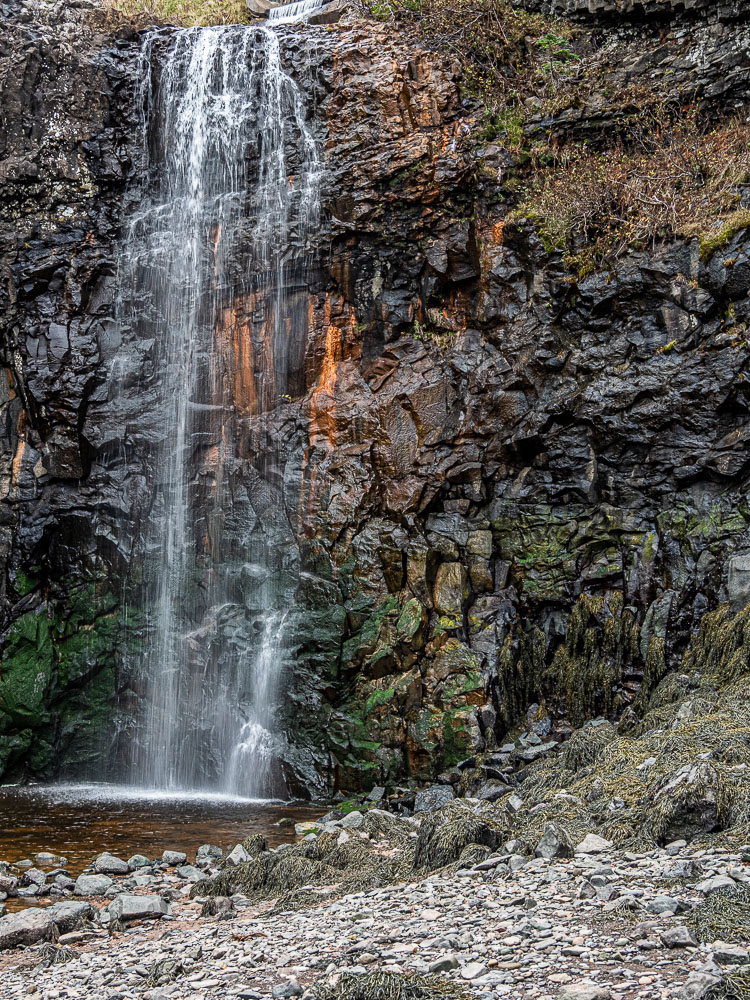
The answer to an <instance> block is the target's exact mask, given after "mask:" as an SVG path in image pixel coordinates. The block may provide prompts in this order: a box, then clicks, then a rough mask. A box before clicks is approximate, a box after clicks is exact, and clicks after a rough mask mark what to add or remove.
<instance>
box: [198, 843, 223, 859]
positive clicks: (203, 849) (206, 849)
mask: <svg viewBox="0 0 750 1000" xmlns="http://www.w3.org/2000/svg"><path fill="white" fill-rule="evenodd" d="M223 854H224V852H223V851H222V849H221V848H220V847H217V846H216V845H215V844H201V846H200V847H199V848H198V851H197V853H196V855H195V856H196V858H213V859H218V858H220V857H222V856H223Z"/></svg>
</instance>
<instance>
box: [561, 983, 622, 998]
mask: <svg viewBox="0 0 750 1000" xmlns="http://www.w3.org/2000/svg"><path fill="white" fill-rule="evenodd" d="M557 996H558V1000H609V996H610V989H609V987H607V986H600V985H599V983H592V982H591V980H590V979H582V980H581V981H580V982H577V983H567V984H565V985H564V986H561V987H560V991H559V992H558V994H557Z"/></svg>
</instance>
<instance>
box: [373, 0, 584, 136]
mask: <svg viewBox="0 0 750 1000" xmlns="http://www.w3.org/2000/svg"><path fill="white" fill-rule="evenodd" d="M362 6H363V7H364V8H365V10H367V11H368V12H369V13H370V15H371V16H373V17H375V18H377V19H378V20H382V21H387V20H390V21H396V22H398V23H399V24H400V25H401V26H407V27H410V28H411V29H412V30H414V31H415V32H416V34H417V35H418V36H419V37H420V38H421V40H422V41H423V42H425V43H426V44H427V45H430V46H433V47H435V48H437V49H440V50H441V51H445V52H449V53H451V54H452V55H453V56H455V58H456V60H457V61H458V62H459V63H460V65H461V68H462V70H463V74H464V80H465V83H466V85H467V87H468V88H469V90H470V91H471V92H472V93H474V94H475V95H477V96H478V97H481V99H482V101H483V102H484V104H485V106H486V108H487V109H488V112H489V117H488V122H490V124H491V122H492V119H493V115H494V114H496V113H498V112H500V111H501V108H502V105H504V104H505V103H506V102H510V103H517V99H518V94H517V88H518V86H519V80H520V78H521V77H523V79H524V89H528V87H532V89H536V87H541V89H542V90H545V91H546V90H548V89H550V88H552V89H554V88H555V87H556V85H557V81H558V80H561V79H563V78H567V77H569V76H570V75H571V74H575V73H576V67H577V64H578V61H579V56H578V54H577V53H576V52H575V51H574V47H573V39H574V38H575V37H577V34H578V33H577V32H576V31H575V29H573V27H572V26H571V25H569V24H568V23H567V22H565V21H562V20H560V19H558V18H552V17H548V16H546V15H543V14H535V13H530V12H529V11H525V10H519V9H517V8H515V7H513V6H511V4H510V3H509V2H508V0H362Z"/></svg>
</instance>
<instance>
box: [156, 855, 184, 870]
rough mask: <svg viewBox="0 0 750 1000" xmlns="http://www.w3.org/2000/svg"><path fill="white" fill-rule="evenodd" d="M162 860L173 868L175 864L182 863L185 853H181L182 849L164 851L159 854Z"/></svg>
mask: <svg viewBox="0 0 750 1000" xmlns="http://www.w3.org/2000/svg"><path fill="white" fill-rule="evenodd" d="M161 859H162V861H163V862H164V863H165V864H167V865H169V866H170V867H172V868H174V867H176V866H177V865H184V864H185V862H186V861H187V854H183V852H182V851H164V853H163V854H162V856H161Z"/></svg>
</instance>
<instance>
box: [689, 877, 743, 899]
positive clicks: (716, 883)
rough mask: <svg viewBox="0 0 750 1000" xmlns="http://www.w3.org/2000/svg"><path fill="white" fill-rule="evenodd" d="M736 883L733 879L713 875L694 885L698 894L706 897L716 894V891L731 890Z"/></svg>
mask: <svg viewBox="0 0 750 1000" xmlns="http://www.w3.org/2000/svg"><path fill="white" fill-rule="evenodd" d="M736 885H737V883H736V882H735V881H734V879H733V878H730V877H729V876H728V875H713V876H712V877H711V878H706V879H704V880H703V881H702V882H699V883H698V885H696V887H695V888H696V889H697V890H698V892H702V893H703V894H704V895H706V896H708V895H710V894H711V893H712V892H716V890H717V889H733V888H734V887H735V886H736Z"/></svg>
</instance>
